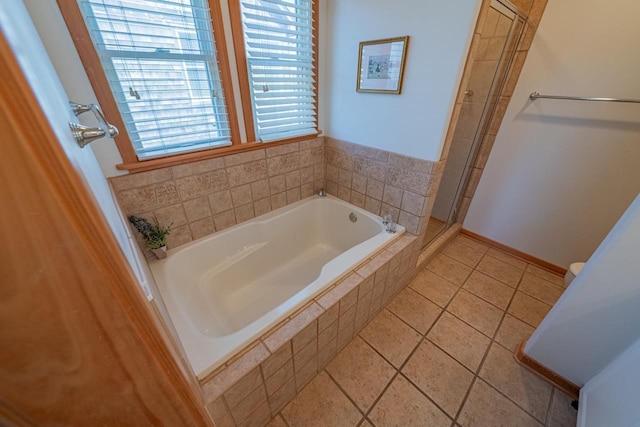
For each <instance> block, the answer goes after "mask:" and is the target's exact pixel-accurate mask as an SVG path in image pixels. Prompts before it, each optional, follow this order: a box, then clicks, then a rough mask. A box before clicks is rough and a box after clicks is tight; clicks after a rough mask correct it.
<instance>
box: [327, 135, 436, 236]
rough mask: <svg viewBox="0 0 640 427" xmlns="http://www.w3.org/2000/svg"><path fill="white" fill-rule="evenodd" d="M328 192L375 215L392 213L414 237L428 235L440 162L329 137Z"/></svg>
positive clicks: (396, 220)
mask: <svg viewBox="0 0 640 427" xmlns="http://www.w3.org/2000/svg"><path fill="white" fill-rule="evenodd" d="M325 158H326V164H327V172H326V180H327V187H326V188H327V192H328V193H329V194H332V195H334V196H336V197H339V198H340V199H342V200H345V201H347V202H349V203H352V204H354V205H356V206H358V207H361V208H364V209H366V210H368V211H369V212H372V213H374V214H376V215H380V216H384V215H385V214H387V213H390V214H391V215H392V216H393V219H394V221H395V222H397V223H398V224H400V225H402V226H404V227H405V228H406V229H407V231H408V232H410V233H411V234H414V235H416V236H417V235H420V234H423V233H424V232H425V231H426V227H427V223H428V219H429V214H430V212H431V208H432V207H433V201H434V200H435V191H436V190H437V188H438V184H439V178H440V176H441V175H442V165H443V163H442V162H431V161H428V160H421V159H416V158H414V157H408V156H404V155H401V154H396V153H392V152H389V151H384V150H379V149H377V148H372V147H366V146H363V145H359V144H355V143H352V142H347V141H342V140H338V139H334V138H330V137H327V138H325Z"/></svg>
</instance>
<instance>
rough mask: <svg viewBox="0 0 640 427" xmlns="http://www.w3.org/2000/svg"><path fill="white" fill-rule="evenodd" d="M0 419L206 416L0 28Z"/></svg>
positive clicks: (100, 421) (197, 420)
mask: <svg viewBox="0 0 640 427" xmlns="http://www.w3.org/2000/svg"><path fill="white" fill-rule="evenodd" d="M0 147H1V148H0V237H1V238H2V239H1V243H0V425H38V426H44V425H57V426H98V425H101V426H102V425H104V426H148V425H166V426H191V425H194V426H201V425H202V426H211V425H212V423H211V421H210V420H209V418H208V417H207V415H206V413H205V411H204V408H203V406H202V403H201V401H200V399H199V396H198V394H197V390H196V389H194V388H193V387H191V386H190V383H189V381H188V380H187V378H186V377H185V375H183V372H182V371H181V369H180V367H179V366H178V364H177V363H176V361H175V360H174V358H173V357H172V353H171V350H170V349H169V348H168V347H167V346H166V345H165V343H164V342H163V339H162V336H161V333H160V331H159V330H158V328H157V325H156V323H155V322H156V319H154V317H153V314H152V312H151V309H150V307H149V305H148V304H147V303H146V300H145V298H144V296H143V295H142V293H141V290H140V288H139V286H138V285H137V283H136V282H135V277H134V275H133V273H132V271H131V270H130V268H129V266H128V264H127V262H126V259H125V258H124V256H123V255H122V251H121V250H120V248H119V246H118V244H117V242H116V240H115V238H114V236H113V234H112V233H111V231H110V230H109V228H108V226H107V224H106V221H105V219H104V217H103V215H102V214H101V211H100V210H99V209H98V207H97V205H96V203H95V200H94V199H93V198H92V196H91V195H90V194H89V193H88V192H87V190H86V188H85V186H84V184H83V182H82V179H81V178H80V176H79V175H78V174H77V173H76V170H75V169H74V168H73V167H72V165H71V163H70V161H69V158H68V157H67V156H66V155H65V153H64V150H63V149H62V147H61V145H60V143H59V141H58V140H57V139H56V138H55V136H54V133H53V132H52V129H51V124H50V123H49V122H48V121H47V118H46V116H45V114H44V113H43V111H42V109H41V108H40V105H39V102H38V98H37V96H36V94H34V93H33V92H32V91H31V88H30V86H29V84H28V82H27V80H26V78H25V76H24V75H23V74H22V70H21V69H20V67H19V64H18V61H17V60H16V58H15V56H14V54H13V52H12V50H11V48H10V46H9V43H8V41H7V39H6V38H5V35H4V34H3V33H2V32H0Z"/></svg>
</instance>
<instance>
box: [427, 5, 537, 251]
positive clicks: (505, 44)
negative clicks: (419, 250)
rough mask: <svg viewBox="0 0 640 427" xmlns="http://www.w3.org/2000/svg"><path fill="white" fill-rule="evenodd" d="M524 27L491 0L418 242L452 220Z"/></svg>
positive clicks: (517, 18)
mask: <svg viewBox="0 0 640 427" xmlns="http://www.w3.org/2000/svg"><path fill="white" fill-rule="evenodd" d="M523 28H524V20H523V19H522V18H521V17H519V16H518V15H517V14H516V13H515V12H514V11H513V10H512V7H511V6H509V5H508V4H503V3H501V2H499V1H497V0H494V1H492V2H491V7H490V9H489V12H488V15H487V18H486V21H485V25H484V28H483V30H482V34H481V35H480V40H479V43H478V49H477V52H476V55H475V58H474V61H473V64H472V68H471V74H470V77H469V81H468V83H467V86H466V88H465V92H464V99H463V102H462V108H461V110H460V118H459V119H458V123H457V125H456V128H455V131H454V136H453V141H452V143H451V148H450V150H449V153H448V155H447V161H446V164H445V169H444V173H443V176H442V181H441V183H440V188H439V189H438V193H437V195H436V201H435V203H434V206H433V210H432V212H431V218H429V223H428V225H427V232H426V234H425V238H424V241H423V246H426V245H427V244H428V243H429V242H431V241H432V240H433V239H434V238H436V237H437V236H438V235H440V234H441V233H442V232H444V231H445V230H446V229H447V228H448V227H449V226H450V225H451V224H453V223H455V222H456V220H457V214H458V209H459V206H460V202H461V201H462V196H463V195H464V192H465V189H466V187H467V184H468V180H469V171H470V169H471V166H472V165H473V163H474V160H475V157H476V155H477V152H478V149H479V147H480V143H481V141H482V140H483V138H484V136H485V134H486V132H487V128H488V126H489V123H490V121H491V117H492V116H493V113H494V111H495V107H496V104H497V101H498V99H499V97H500V92H501V90H502V86H503V84H504V81H505V80H506V76H507V72H508V70H509V67H510V65H511V62H512V60H513V57H514V55H515V52H516V46H517V44H518V40H519V38H520V35H521V33H522V29H523Z"/></svg>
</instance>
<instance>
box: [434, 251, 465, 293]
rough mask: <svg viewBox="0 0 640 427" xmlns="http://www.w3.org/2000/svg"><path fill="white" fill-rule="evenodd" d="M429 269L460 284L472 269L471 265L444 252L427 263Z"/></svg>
mask: <svg viewBox="0 0 640 427" xmlns="http://www.w3.org/2000/svg"><path fill="white" fill-rule="evenodd" d="M427 269H428V270H430V271H433V272H434V273H436V274H437V275H438V276H441V277H444V278H445V279H447V280H449V281H450V282H452V283H453V284H454V285H458V286H460V285H462V283H463V282H464V281H465V280H466V279H467V277H469V274H471V270H472V269H471V267H469V266H467V265H464V264H462V263H461V262H459V261H456V260H455V259H453V258H450V257H448V256H446V255H444V254H440V255H438V256H437V257H435V258H434V259H433V261H431V262H430V263H429V264H427Z"/></svg>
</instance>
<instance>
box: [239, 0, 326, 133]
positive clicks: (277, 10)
mask: <svg viewBox="0 0 640 427" xmlns="http://www.w3.org/2000/svg"><path fill="white" fill-rule="evenodd" d="M240 1H241V10H242V23H243V25H242V27H243V32H244V41H245V49H246V52H247V67H248V72H249V86H250V89H251V95H252V100H253V117H254V122H255V130H256V135H257V138H258V139H260V140H261V141H272V140H275V139H283V138H290V137H294V136H301V135H308V134H315V133H316V132H317V125H316V122H317V114H316V105H315V98H316V85H315V82H316V80H315V70H314V67H313V49H314V40H313V19H315V17H314V16H313V8H312V5H313V4H312V3H313V2H312V0H240Z"/></svg>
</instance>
